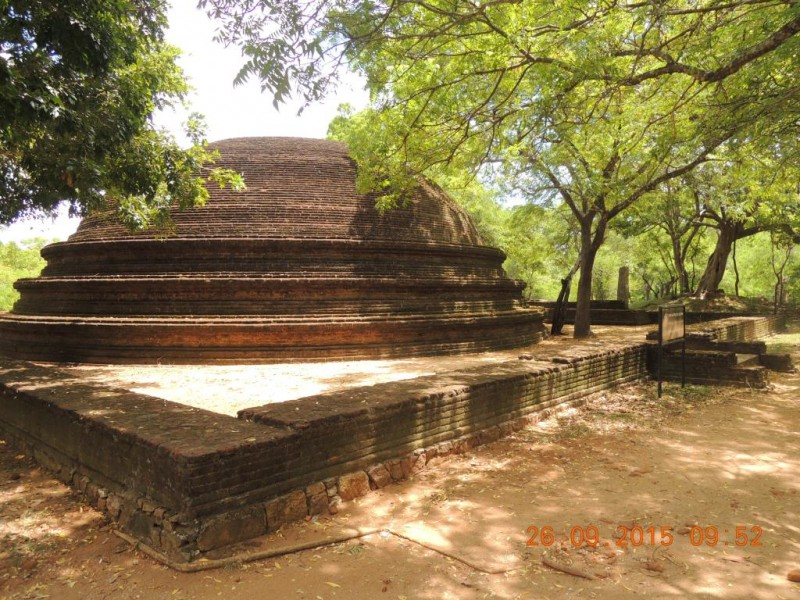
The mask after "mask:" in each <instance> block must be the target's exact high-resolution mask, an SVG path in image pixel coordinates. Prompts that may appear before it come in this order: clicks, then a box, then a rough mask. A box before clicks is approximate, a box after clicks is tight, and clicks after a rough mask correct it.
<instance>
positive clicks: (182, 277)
mask: <svg viewBox="0 0 800 600" xmlns="http://www.w3.org/2000/svg"><path fill="white" fill-rule="evenodd" d="M211 147H212V148H213V149H216V150H218V151H219V153H220V156H221V158H220V159H219V160H218V162H217V164H218V165H220V166H223V167H227V168H230V169H234V170H236V171H239V172H241V173H242V174H243V175H244V179H245V183H246V185H247V191H245V192H234V191H231V190H228V189H219V188H218V187H216V186H214V185H209V192H210V196H211V197H210V199H209V201H208V202H207V204H206V205H205V206H204V207H202V208H199V209H192V210H185V211H176V212H175V213H174V217H173V218H174V223H175V230H174V232H172V233H170V235H169V236H166V237H164V236H159V235H157V234H154V233H153V232H138V233H131V232H129V231H127V230H126V229H125V228H124V227H123V226H121V225H120V224H118V223H117V222H116V221H115V220H114V217H113V214H111V213H104V212H97V213H95V214H92V215H90V216H88V217H86V218H85V219H84V220H83V221H82V223H81V225H80V227H79V228H78V231H77V232H76V233H75V234H74V235H72V236H71V237H70V238H69V240H68V241H66V242H61V243H56V244H52V245H50V246H47V247H46V248H44V249H43V250H42V256H43V257H44V258H45V259H46V260H47V266H46V267H45V269H44V271H43V272H42V274H41V276H40V277H38V278H35V279H24V280H20V281H18V282H17V283H16V288H17V289H18V290H19V291H20V293H21V298H20V300H19V301H18V302H17V303H16V305H15V306H14V310H13V311H12V312H10V313H8V314H6V315H3V316H2V317H0V353H2V354H5V355H8V356H12V357H15V358H21V359H27V360H44V361H59V362H95V363H98V362H100V363H125V362H138V363H154V362H159V361H163V362H183V363H206V362H236V361H251V362H256V361H257V362H285V361H290V360H317V359H324V360H332V359H351V358H352V359H374V358H388V357H409V356H418V355H433V354H445V353H447V354H451V353H460V352H477V351H488V350H499V349H507V348H515V347H521V346H526V345H529V344H531V343H534V342H537V341H539V340H540V339H541V338H542V336H543V335H544V328H543V324H542V313H541V312H540V311H539V310H537V309H528V308H524V307H523V306H522V290H523V287H524V285H523V284H522V283H520V282H518V281H514V280H511V279H509V278H508V277H506V275H505V274H504V272H503V269H502V266H501V265H502V263H503V260H504V254H503V253H502V252H501V251H500V250H497V249H495V248H491V247H488V246H486V245H484V244H483V242H482V241H481V239H480V236H479V235H478V233H477V231H476V229H475V227H474V226H473V224H472V223H471V221H470V219H469V218H468V217H467V215H466V214H465V213H464V212H463V211H462V210H461V209H460V208H459V207H458V206H457V205H456V204H455V203H454V202H453V201H452V200H451V199H450V198H448V197H447V196H446V195H445V194H444V193H443V192H442V191H441V190H439V189H437V188H435V187H434V186H432V185H429V184H427V183H423V184H422V185H421V186H420V188H419V189H418V190H417V192H416V193H415V195H414V197H413V198H412V199H411V201H410V203H409V205H408V206H407V207H405V208H401V209H397V210H391V211H388V212H386V213H385V214H380V213H379V212H378V211H377V210H376V209H375V208H374V205H375V198H374V197H370V196H364V195H359V194H358V193H357V192H356V189H355V176H356V166H355V164H354V162H353V161H352V159H351V158H350V157H349V155H348V152H347V148H346V146H344V145H343V144H340V143H337V142H330V141H322V140H311V139H295V138H241V139H231V140H225V141H221V142H217V143H215V144H212V145H211Z"/></svg>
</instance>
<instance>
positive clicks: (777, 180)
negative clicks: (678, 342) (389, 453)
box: [691, 145, 800, 298]
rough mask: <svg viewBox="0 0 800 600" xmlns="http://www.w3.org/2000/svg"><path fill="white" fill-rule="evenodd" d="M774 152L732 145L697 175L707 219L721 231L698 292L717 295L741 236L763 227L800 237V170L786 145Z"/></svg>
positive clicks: (703, 219) (696, 184)
mask: <svg viewBox="0 0 800 600" xmlns="http://www.w3.org/2000/svg"><path fill="white" fill-rule="evenodd" d="M773 149H774V150H778V151H777V152H773V153H772V154H771V155H768V154H766V153H765V152H763V151H761V152H759V151H758V150H759V149H758V148H757V147H753V146H752V145H740V146H738V147H735V148H734V147H728V148H726V151H725V152H724V153H720V156H719V157H718V158H717V160H716V161H715V162H714V163H709V164H706V165H703V167H702V168H701V169H698V170H696V171H695V173H694V175H693V177H692V183H691V185H692V188H693V193H694V194H696V195H697V197H698V199H699V202H700V205H701V212H700V217H701V223H702V224H703V225H704V226H706V227H708V228H711V229H713V230H715V231H716V233H717V238H716V244H715V246H714V250H713V251H712V253H711V255H710V256H709V258H708V262H707V264H706V268H705V271H704V272H703V275H702V276H701V277H700V281H699V282H698V285H697V289H696V291H695V293H696V295H697V296H699V297H703V298H706V297H712V296H713V295H714V293H715V292H716V290H717V289H718V288H719V286H720V282H721V281H722V278H723V277H724V275H725V269H726V267H727V264H728V258H729V257H730V255H731V251H732V250H733V249H734V248H735V247H736V246H735V245H736V242H737V241H739V240H742V239H745V238H748V237H750V236H753V235H756V234H758V233H761V232H769V231H772V232H782V233H783V234H784V236H787V237H789V238H795V239H796V238H797V237H798V233H797V231H800V228H799V227H798V224H800V221H799V220H798V215H799V214H800V193H799V192H798V181H800V173H798V169H797V166H796V165H795V161H794V158H793V156H792V155H788V154H787V153H786V152H785V149H782V148H773Z"/></svg>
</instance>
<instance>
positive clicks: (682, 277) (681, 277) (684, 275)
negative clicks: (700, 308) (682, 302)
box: [672, 238, 691, 295]
mask: <svg viewBox="0 0 800 600" xmlns="http://www.w3.org/2000/svg"><path fill="white" fill-rule="evenodd" d="M672 260H673V262H674V263H675V272H676V273H677V276H678V285H679V290H680V294H681V295H684V294H688V293H689V292H690V291H691V290H690V289H689V273H688V271H687V270H686V261H685V260H684V256H683V248H682V247H681V240H680V238H677V239H676V238H673V239H672Z"/></svg>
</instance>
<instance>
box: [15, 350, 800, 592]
mask: <svg viewBox="0 0 800 600" xmlns="http://www.w3.org/2000/svg"><path fill="white" fill-rule="evenodd" d="M775 341H776V342H779V341H780V340H775ZM794 342H795V340H794V339H791V338H789V342H788V344H789V345H788V347H789V348H791V349H792V351H793V353H794V355H795V362H796V363H797V362H798V361H800V352H799V351H798V346H797V345H796V344H795V343H794ZM771 380H772V382H773V385H772V388H771V389H769V390H767V391H751V390H746V389H733V388H702V387H687V388H686V389H685V390H681V388H680V387H679V386H677V385H674V384H669V385H667V386H666V387H665V395H664V397H663V398H662V399H661V400H660V401H659V400H657V399H656V398H655V389H654V387H655V386H654V385H653V384H636V385H632V386H625V387H621V388H619V389H617V390H615V391H613V392H606V393H604V394H599V395H596V396H593V397H592V398H591V399H590V401H589V402H588V403H587V404H586V405H584V406H582V407H580V408H577V409H572V410H570V411H568V412H565V413H561V414H559V415H558V416H556V417H552V418H550V419H547V420H544V421H542V422H540V423H539V424H538V425H536V426H533V427H530V428H528V429H526V430H523V431H521V432H518V433H517V434H515V435H513V436H511V437H508V438H505V439H502V440H500V441H498V442H495V443H493V444H489V445H486V446H483V447H479V448H476V449H475V450H474V451H473V452H471V453H469V454H466V455H461V456H456V457H449V458H446V459H443V460H440V461H438V462H436V461H434V462H433V464H431V465H429V466H428V467H427V468H426V469H425V470H424V471H422V472H421V473H419V474H418V475H417V476H416V477H415V478H414V479H412V480H411V481H408V482H405V483H403V484H400V485H393V486H389V487H387V488H385V489H383V490H381V491H377V492H373V493H372V494H369V495H368V496H366V497H364V498H361V499H359V500H358V501H354V502H350V503H348V505H347V506H346V507H345V508H344V510H343V511H342V512H341V513H339V514H338V515H336V516H333V517H326V518H322V519H315V520H311V521H307V522H303V523H299V524H296V525H293V526H291V527H287V528H285V529H284V530H282V531H280V532H278V533H277V534H275V535H273V536H269V537H268V538H265V539H261V540H258V541H255V542H253V543H252V544H251V545H250V547H249V549H250V550H252V551H257V550H258V549H261V548H265V547H274V546H277V545H287V544H292V543H294V542H307V541H311V540H318V541H319V542H320V543H322V542H324V541H325V539H326V538H328V537H329V536H331V535H335V534H337V533H339V532H342V531H347V530H353V529H361V530H362V531H367V530H370V531H375V530H376V529H377V531H375V533H371V534H368V535H364V536H362V537H354V538H353V539H351V540H349V541H347V542H344V543H337V544H333V545H327V546H319V547H316V548H313V549H311V550H306V551H301V552H294V553H289V554H286V555H282V556H277V557H272V558H270V559H268V560H260V561H253V562H232V563H229V564H228V565H227V566H226V567H224V568H220V569H215V570H208V571H200V572H196V573H180V572H176V571H174V570H171V569H170V568H168V567H166V566H164V565H162V564H159V563H157V562H155V561H153V560H151V559H150V558H148V557H147V556H146V555H145V554H143V553H142V552H141V551H140V550H138V549H135V548H133V547H132V546H130V545H129V544H127V543H125V542H123V541H122V540H121V539H120V538H118V537H117V536H116V535H115V534H114V533H113V525H112V524H109V523H107V522H106V521H105V520H104V518H103V517H102V515H100V514H99V513H97V512H95V511H94V510H92V509H90V508H88V507H87V506H86V505H84V504H83V503H82V502H81V499H80V497H79V496H77V495H76V494H75V493H74V492H72V491H71V490H70V489H69V488H67V487H65V486H63V485H61V484H60V483H58V482H56V481H54V480H53V479H52V478H51V477H50V476H49V475H48V474H47V473H46V472H44V471H43V470H42V469H41V468H39V467H37V466H36V464H34V463H33V462H32V461H31V460H30V459H29V458H28V457H27V456H24V455H22V454H19V453H17V452H15V451H14V450H13V449H12V448H11V447H9V446H8V445H6V444H5V443H4V442H2V441H0V598H59V599H62V598H63V599H65V600H68V599H71V598H76V599H81V600H91V599H95V598H97V599H100V598H120V599H127V598H174V599H179V598H185V599H212V598H221V597H222V598H226V599H228V600H232V599H238V598H248V599H249V598H266V597H269V598H281V599H283V598H287V599H325V600H328V599H336V598H341V599H350V598H359V599H362V598H364V599H371V598H376V599H392V600H403V599H406V600H411V599H416V598H421V599H428V598H430V599H442V598H459V599H477V598H531V599H534V598H536V599H539V598H573V597H580V598H597V599H609V600H610V599H626V598H676V599H678V598H709V599H712V598H713V599H719V598H724V599H733V598H737V599H738V598H742V599H744V598H752V599H757V600H775V599H781V598H784V599H790V598H792V599H793V598H798V599H800V583H793V582H791V581H790V580H789V579H788V575H789V573H790V572H792V571H794V570H800V375H798V374H771ZM592 526H593V527H596V528H597V532H598V534H599V538H600V539H599V543H598V544H597V545H596V546H587V545H585V544H579V543H578V542H579V541H580V537H581V534H584V535H585V534H587V533H589V534H593V533H594V529H590V527H592ZM532 527H536V528H537V529H536V531H534V529H532ZM550 528H552V538H551V537H550V533H551V529H550ZM639 528H641V529H639ZM667 528H671V529H667ZM737 528H738V533H739V541H740V543H742V544H743V545H742V546H737V544H736V542H737ZM640 532H641V534H640ZM534 533H536V535H534ZM570 534H572V539H570ZM621 534H624V535H625V537H624V538H622V539H620V538H619V536H620V535H621ZM662 534H663V535H662ZM715 534H716V535H715ZM670 538H671V539H670ZM756 538H757V539H756ZM624 542H627V545H625V544H624ZM529 543H530V544H531V545H529ZM695 544H697V545H695ZM240 551H241V554H240V556H242V557H245V556H246V555H247V552H248V545H243V546H242V547H241V548H240Z"/></svg>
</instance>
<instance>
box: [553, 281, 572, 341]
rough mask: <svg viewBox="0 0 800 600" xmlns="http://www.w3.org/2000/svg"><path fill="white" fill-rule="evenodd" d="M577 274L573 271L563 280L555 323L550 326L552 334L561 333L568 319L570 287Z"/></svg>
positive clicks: (556, 308)
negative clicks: (573, 277)
mask: <svg viewBox="0 0 800 600" xmlns="http://www.w3.org/2000/svg"><path fill="white" fill-rule="evenodd" d="M574 274H575V272H574V271H571V272H570V274H569V275H567V276H566V277H565V278H564V279H562V280H561V291H560V292H559V294H558V300H556V307H555V308H554V309H553V325H552V326H551V327H550V335H561V330H562V329H563V328H564V321H566V320H567V302H569V288H570V286H571V285H572V276H573V275H574Z"/></svg>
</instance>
